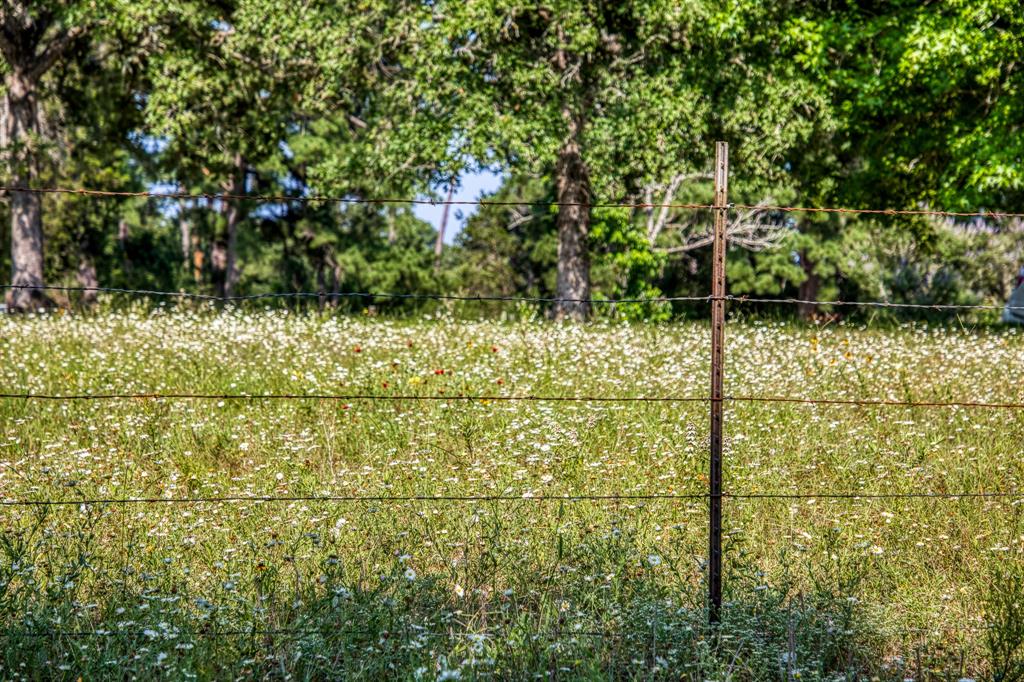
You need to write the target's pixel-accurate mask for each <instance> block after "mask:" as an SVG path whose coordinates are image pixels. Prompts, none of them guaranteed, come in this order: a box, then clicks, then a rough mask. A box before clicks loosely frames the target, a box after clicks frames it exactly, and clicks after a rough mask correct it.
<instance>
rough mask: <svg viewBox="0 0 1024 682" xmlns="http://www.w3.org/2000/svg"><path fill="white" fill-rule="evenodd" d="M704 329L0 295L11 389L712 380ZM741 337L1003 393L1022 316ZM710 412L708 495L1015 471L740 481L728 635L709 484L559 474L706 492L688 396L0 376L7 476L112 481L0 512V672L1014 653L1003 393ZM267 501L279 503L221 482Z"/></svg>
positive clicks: (939, 671) (1023, 342)
mask: <svg viewBox="0 0 1024 682" xmlns="http://www.w3.org/2000/svg"><path fill="white" fill-rule="evenodd" d="M708 337H709V333H708V328H707V325H706V324H704V323H680V324H677V325H670V326H625V325H603V324H595V325H592V326H586V327H572V326H565V327H562V326H556V325H552V324H547V323H540V322H517V321H506V322H497V321H495V322H475V323H467V322H461V321H457V320H455V319H448V318H446V317H444V316H437V317H435V318H433V319H420V320H416V321H398V320H388V319H379V318H372V317H317V316H314V315H297V314H294V313H293V314H287V313H285V312H283V311H277V312H270V311H267V312H258V313H256V312H250V313H240V312H239V313H223V314H214V313H210V312H206V313H202V312H195V311H193V312H188V311H179V312H167V311H161V310H158V311H156V312H141V311H140V312H135V313H120V314H103V315H97V316H84V317H76V316H70V315H64V316H60V315H54V316H48V317H40V318H27V319H18V318H14V317H6V318H3V319H0V391H7V392H13V393H21V392H24V391H30V392H32V393H46V392H53V393H94V394H100V393H110V392H128V393H133V392H176V391H182V392H202V393H217V394H221V393H230V394H250V395H254V396H258V395H261V394H265V393H299V394H308V393H330V394H339V393H340V394H363V395H366V394H373V395H430V396H458V395H459V394H463V395H481V394H482V395H519V396H524V395H537V396H584V395H593V396H614V397H629V396H676V397H684V396H694V397H699V396H704V395H706V394H707V383H708V362H709V352H708ZM727 343H728V350H727V377H726V392H727V393H728V394H730V395H737V396H738V395H791V396H802V397H811V398H826V397H827V398H844V399H845V398H887V399H893V400H945V401H948V400H974V401H1017V402H1024V333H1021V332H1020V331H1019V330H1013V329H995V328H982V329H976V330H965V329H960V328H934V327H932V328H929V327H927V326H925V325H920V324H919V325H906V326H902V327H898V328H897V327H889V328H886V329H866V328H858V327H856V326H854V325H831V326H828V327H825V328H803V327H797V326H793V325H788V324H781V323H757V322H736V323H733V324H730V326H729V328H728V331H727ZM726 415H727V416H726V433H727V441H726V455H725V457H726V463H725V488H726V490H727V491H728V492H732V493H801V494H803V493H808V494H825V493H920V492H939V493H949V492H983V491H1000V492H1008V493H1018V492H1019V493H1020V495H1019V496H1017V497H1014V496H1009V497H1001V498H988V499H986V498H960V499H952V500H949V499H934V498H909V499H905V498H896V499H830V498H825V497H811V498H801V499H727V500H725V523H724V526H725V532H726V543H727V547H726V572H727V582H726V587H725V592H726V601H727V606H726V609H725V615H724V617H725V623H724V625H723V627H722V630H721V632H720V633H718V634H717V635H713V634H712V633H711V632H709V631H708V629H707V628H706V626H705V625H704V621H705V613H704V589H705V588H704V584H703V579H704V570H703V569H704V563H703V562H704V558H705V557H706V554H707V547H706V542H707V535H706V523H707V520H706V514H707V505H706V502H705V500H702V499H699V498H697V499H688V498H685V497H675V498H665V497H662V498H650V499H640V498H639V497H634V498H633V499H618V500H607V499H605V500H559V499H557V498H559V497H564V496H573V495H594V496H601V495H613V496H614V495H628V496H643V495H659V494H661V495H664V494H671V495H686V494H690V493H693V494H700V493H703V492H706V485H707V484H706V474H705V471H706V468H707V441H708V416H707V404H706V403H701V402H634V403H625V402H622V403H618V402H553V401H550V402H545V401H459V400H432V401H413V400H401V401H370V400H365V399H359V400H351V401H327V400H230V399H228V400H216V399H214V400H195V399H189V400H153V399H125V400H110V401H107V400H105V401H73V402H72V401H43V400H23V399H5V400H2V401H0V497H2V498H3V500H4V501H7V502H11V501H32V500H35V501H41V500H62V501H72V502H77V501H78V500H95V499H102V500H107V502H104V503H93V504H70V505H65V506H24V505H10V504H7V505H5V506H3V507H0V529H2V536H0V618H2V619H3V623H4V626H3V632H2V633H0V678H2V679H12V680H13V679H53V678H66V679H78V678H79V677H80V676H81V677H83V678H84V679H96V678H116V679H155V678H163V679H192V678H199V679H209V678H219V679H237V678H272V679H381V678H383V677H390V678H397V679H424V680H433V679H478V678H491V679H534V678H536V679H541V678H550V679H562V680H567V679H687V680H727V679H728V680H755V679H756V680H762V679H763V680H790V679H801V680H812V679H835V680H839V679H871V678H875V677H877V678H879V679H893V680H904V679H908V678H913V679H935V680H947V679H953V680H956V679H958V678H961V677H976V678H985V679H997V678H999V676H1000V675H1001V674H1002V675H1003V677H1002V678H1001V679H1006V680H1009V679H1020V676H1021V675H1024V668H1021V667H1017V668H1014V667H1013V666H1015V665H1016V666H1021V665H1022V663H1021V661H1022V659H1024V648H1022V647H1024V625H1022V622H1024V584H1022V580H1024V569H1022V565H1024V518H1022V512H1024V505H1022V503H1024V485H1022V480H1021V477H1022V474H1024V460H1022V454H1024V413H1022V412H1020V411H1012V410H997V409H968V408H915V409H910V408H893V407H849V406H822V405H817V406H815V405H800V404H763V403H743V402H729V403H727V412H726ZM259 496H264V497H266V496H270V497H275V498H285V499H280V500H274V501H258V500H239V499H237V498H251V497H259ZM314 496H317V497H318V496H333V497H363V498H370V499H363V500H350V499H349V500H343V499H334V500H304V499H295V498H301V497H314ZM394 496H400V497H405V498H409V497H414V496H423V497H434V496H460V497H465V496H470V497H489V498H492V499H484V500H481V499H473V500H464V499H463V500H423V499H414V500H410V499H403V500H397V501H395V500H388V499H386V498H388V497H394ZM124 498H178V499H182V498H221V499H220V500H219V501H208V500H206V501H202V500H200V501H194V502H189V503H158V502H152V503H131V504H126V503H123V502H118V500H123V499H124ZM224 498H235V499H224ZM289 498H291V499H289ZM494 498H500V499H494ZM1014 675H1017V677H1014Z"/></svg>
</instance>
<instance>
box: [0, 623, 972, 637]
mask: <svg viewBox="0 0 1024 682" xmlns="http://www.w3.org/2000/svg"><path fill="white" fill-rule="evenodd" d="M664 625H665V626H666V627H663V628H662V632H661V634H662V636H664V635H667V634H670V633H672V632H678V631H684V632H690V631H691V629H692V625H691V624H690V623H679V624H675V623H665V624H664ZM991 627H992V626H990V625H987V624H984V623H961V624H959V625H957V626H956V627H952V628H950V627H942V626H935V627H930V628H924V627H901V628H895V634H906V635H920V634H939V633H943V632H950V631H952V632H970V633H978V632H984V631H985V630H988V629H991ZM152 633H153V634H151V633H150V632H147V630H134V631H128V632H125V631H117V630H107V629H98V630H45V631H40V630H34V631H31V632H18V631H16V630H10V629H6V630H3V631H0V637H6V638H9V639H17V638H19V637H25V638H33V639H34V638H46V639H60V638H62V637H67V638H76V639H81V638H90V637H136V638H147V639H189V638H202V639H217V638H222V637H247V636H251V637H274V636H309V635H320V636H324V637H326V638H333V637H338V636H353V635H355V636H358V635H364V636H373V637H387V638H390V637H391V636H394V635H408V636H428V637H449V638H457V639H478V638H479V639H492V640H498V639H505V638H509V637H513V636H515V634H516V633H499V632H438V631H433V630H423V629H419V628H401V629H395V630H387V629H381V630H335V629H331V628H330V626H329V625H325V626H323V627H321V628H302V629H299V628H294V629H290V628H274V629H255V630H243V629H235V630H214V629H211V630H198V631H190V632H181V631H152ZM648 634H649V633H647V632H642V633H641V632H636V633H630V632H610V631H602V630H573V629H571V628H570V629H564V630H560V631H559V632H533V633H528V634H526V636H527V637H531V638H545V639H551V640H559V639H572V638H573V637H588V638H598V639H629V638H630V637H631V636H632V637H634V638H635V639H646V638H647V636H648Z"/></svg>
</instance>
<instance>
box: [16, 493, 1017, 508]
mask: <svg viewBox="0 0 1024 682" xmlns="http://www.w3.org/2000/svg"><path fill="white" fill-rule="evenodd" d="M712 498H715V499H734V500H896V499H946V500H957V499H1000V498H1021V499H1024V491H1020V492H1006V491H980V492H971V491H963V492H946V493H941V492H909V493H876V492H841V493H783V492H766V493H743V492H740V493H730V492H723V493H720V494H712V493H709V492H705V493H637V494H633V495H630V494H607V495H601V494H566V495H534V494H531V493H522V494H519V495H252V496H246V495H215V496H210V497H101V498H81V499H66V500H52V499H45V500H0V506H4V507H91V506H97V505H134V504H228V503H243V502H255V503H260V504H264V503H282V502H310V503H346V502H351V503H357V504H358V503H374V502H376V503H385V502H424V503H441V502H530V503H533V502H537V503H540V502H558V503H563V502H651V501H657V500H710V499H712Z"/></svg>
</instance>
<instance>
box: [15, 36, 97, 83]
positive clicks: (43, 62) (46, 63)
mask: <svg viewBox="0 0 1024 682" xmlns="http://www.w3.org/2000/svg"><path fill="white" fill-rule="evenodd" d="M85 32H86V28H85V27H84V26H72V27H70V28H68V29H67V30H65V31H64V32H62V33H61V34H60V35H58V36H57V37H55V38H54V39H53V40H51V41H50V44H49V45H47V46H46V49H44V50H43V52H42V54H40V55H39V56H37V57H36V58H35V59H34V60H33V63H32V64H31V65H30V66H29V68H28V69H27V70H26V72H25V76H26V78H28V79H29V80H30V81H35V80H39V79H40V78H42V77H43V74H45V73H46V72H47V71H49V70H50V67H52V66H53V65H54V64H55V63H56V62H57V60H58V59H60V58H61V56H63V54H64V53H65V52H67V49H68V47H70V46H71V44H72V43H74V42H75V40H77V39H78V38H79V37H80V36H83V35H85Z"/></svg>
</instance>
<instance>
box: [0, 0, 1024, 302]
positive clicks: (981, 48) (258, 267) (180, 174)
mask: <svg viewBox="0 0 1024 682" xmlns="http://www.w3.org/2000/svg"><path fill="white" fill-rule="evenodd" d="M1022 24H1024V11H1022V10H1021V9H1020V8H1019V6H1018V5H1017V3H1015V2H1010V1H1008V0H985V1H984V2H975V1H970V2H968V1H967V0H944V1H943V2H940V3H929V4H927V5H922V4H921V3H918V2H908V1H906V0H891V1H889V2H877V3H853V2H839V1H834V2H829V3H814V2H800V1H797V0H789V1H787V2H766V1H764V0H742V1H740V2H734V3H730V4H729V5H728V6H721V5H720V4H718V3H708V2H704V1H703V0H688V1H687V2H684V3H679V2H662V1H660V0H636V1H635V2H628V3H614V4H610V5H609V4H606V3H600V2H593V3H591V2H585V3H576V2H551V3H548V4H543V5H536V4H533V3H526V2H522V1H521V0H472V1H470V2H447V1H446V0H440V1H438V2H429V3H417V2H412V1H411V0H395V1H394V2H381V1H380V0H371V1H369V2H361V3H333V2H327V1H326V0H319V1H315V2H306V3H301V4H299V5H297V6H296V5H295V4H294V3H284V2H281V0H223V1H219V2H213V3H206V2H193V1H191V0H176V1H175V2H171V3H167V2H149V1H148V0H147V1H144V2H123V1H120V0H108V1H106V2H88V3H86V2H76V1H73V0H48V1H47V2H42V3H38V2H31V3H30V2H26V1H24V0H19V1H15V2H12V3H7V4H6V5H5V7H4V8H3V9H2V10H0V28H2V30H0V47H2V48H3V49H2V50H0V52H2V55H3V60H2V62H0V73H2V74H3V90H2V92H3V104H4V106H3V107H0V118H2V119H3V120H2V123H3V125H2V126H0V128H2V133H3V134H2V135H0V146H2V150H0V152H2V153H3V155H4V156H3V158H4V160H5V161H4V165H3V167H2V169H0V170H2V173H3V176H4V177H3V182H4V183H5V184H8V185H16V186H18V185H32V186H40V187H41V186H56V185H63V186H71V187H93V188H102V189H107V190H134V191H137V190H143V189H158V190H168V191H181V192H187V193H193V194H203V193H206V194H217V193H228V194H233V195H266V194H273V195H281V196H286V197H293V198H294V200H288V201H281V202H278V203H275V204H272V205H267V204H264V203H262V202H257V201H247V200H235V201H218V200H208V199H188V200H152V199H150V200H146V199H129V198H110V199H96V198H87V197H76V196H56V195H46V196H43V197H34V198H31V199H28V198H25V197H23V196H22V197H19V196H18V194H17V193H8V194H7V201H5V202H4V203H3V204H2V205H0V213H2V214H3V220H4V222H5V223H10V224H11V226H12V229H11V230H10V231H8V230H4V232H3V236H2V237H0V242H2V247H3V248H2V252H0V260H2V266H3V267H5V268H9V269H12V273H13V276H12V280H11V281H12V282H14V283H21V284H25V283H28V284H41V283H43V282H45V283H48V284H77V285H81V286H97V285H103V286H129V287H137V286H146V287H154V288H161V289H184V290H190V291H200V292H204V293H215V294H218V295H233V294H239V293H241V294H244V293H258V292H266V291H275V290H294V289H310V290H317V291H321V290H322V291H325V292H341V291H352V290H357V289H367V290H377V291H384V290H389V291H402V292H406V293H434V292H441V291H454V292H459V293H463V294H468V295H475V294H492V293H501V294H503V295H512V294H536V295H539V294H543V295H546V296H555V297H572V296H584V297H590V296H593V297H594V298H598V299H599V298H612V297H614V298H620V297H624V298H637V297H647V296H652V295H657V294H664V295H692V294H704V293H706V290H707V281H708V272H707V269H708V254H707V250H708V249H706V248H704V247H705V246H706V239H705V237H706V231H707V229H708V224H709V222H710V217H709V216H708V215H707V214H706V213H701V212H698V211H687V210H681V209H671V210H670V209H661V208H654V209H614V210H608V209H599V208H594V209H591V210H586V209H579V208H574V207H566V206H562V207H561V209H560V210H550V209H549V208H548V207H544V206H537V205H535V202H552V201H561V202H570V203H572V202H584V203H587V202H632V203H644V202H646V203H681V202H701V203H706V202H708V201H709V199H710V177H709V175H708V170H709V168H710V158H709V155H710V153H711V149H712V141H713V140H715V139H719V138H721V139H726V140H728V141H729V142H730V145H731V153H732V175H731V187H730V197H731V198H732V199H733V200H734V201H736V202H737V203H744V204H758V203H763V204H786V205H805V206H822V205H831V206H836V205H842V206H852V207H876V208H878V207H880V208H920V207H932V208H944V209H954V210H966V211H981V210H988V211H992V210H1003V211H1020V210H1022V209H1024V205H1022V204H1024V179H1022V178H1024V174H1022V170H1021V168H1022V167H1024V166H1021V163H1020V161H1021V159H1020V154H1021V147H1020V140H1021V136H1020V134H1019V130H1020V127H1021V125H1022V123H1024V114H1022V112H1024V106H1022V100H1021V97H1022V94H1021V93H1022V92H1024V90H1022V87H1024V81H1022V75H1021V70H1020V67H1019V64H1020V62H1021V57H1022V52H1024V38H1022V37H1021V36H1022V35H1024V30H1022ZM481 169H489V170H496V171H499V172H500V173H501V174H502V177H503V178H504V185H503V186H502V187H501V189H500V190H498V192H497V195H496V197H495V198H497V199H501V200H503V201H514V202H522V203H521V204H520V205H508V206H489V207H484V208H483V209H482V210H480V211H479V212H477V213H475V214H474V215H473V216H472V217H471V218H470V219H469V220H468V223H467V224H466V226H465V228H464V230H463V231H462V232H461V234H459V235H458V238H457V239H456V240H455V243H454V244H453V245H450V246H445V248H444V251H443V253H440V255H439V256H438V255H435V250H438V252H440V246H441V242H440V240H438V239H437V235H436V232H435V228H434V227H433V226H431V225H429V224H428V223H425V222H423V221H421V220H419V219H418V218H416V217H415V215H414V214H413V212H412V210H411V206H409V205H401V204H370V205H362V206H352V205H348V204H345V203H323V202H309V201H304V200H303V197H306V196H309V195H330V196H335V197H350V198H358V197H363V198H372V197H380V196H406V197H413V196H422V195H435V196H438V195H440V194H442V193H443V188H446V187H448V186H451V185H452V184H457V183H458V182H459V178H460V177H464V175H465V174H466V173H470V172H474V171H478V170H481ZM33 230H35V231H38V232H39V233H41V235H42V240H41V243H35V241H33V239H32V235H33V234H35V232H33ZM730 231H731V232H732V234H733V252H732V254H731V255H730V266H729V267H730V273H729V274H730V278H731V285H730V288H731V290H732V291H733V292H734V293H738V294H751V295H770V296H775V295H788V296H799V297H800V298H805V299H818V300H825V299H830V298H834V297H842V298H845V299H856V298H860V299H872V300H889V301H897V302H924V303H940V302H941V303H971V302H985V303H997V302H1001V301H1002V300H1005V297H1006V296H1007V295H1008V294H1009V291H1010V288H1011V286H1012V282H1013V275H1014V274H1015V272H1016V269H1017V267H1018V266H1019V263H1020V261H1021V258H1022V253H1021V242H1022V241H1024V240H1021V233H1022V227H1021V223H1020V221H1013V220H1008V219H1001V220H982V219H974V220H958V221H951V220H946V221H937V220H930V219H926V218H916V217H915V218H906V217H898V218H897V217H892V216H882V217H879V216H874V217H870V219H869V218H866V217H860V216H857V215H821V214H812V213H799V212H797V213H773V212H771V211H755V212H746V213H744V212H736V213H735V214H734V216H733V220H732V222H731V224H730ZM36 241H38V240H36ZM12 258H13V259H14V260H13V262H12V260H11V259H12ZM40 264H41V265H40ZM40 268H41V273H40ZM10 293H11V294H12V296H9V303H12V305H14V307H26V306H29V305H34V304H36V303H40V302H42V303H45V302H47V301H45V300H43V299H42V298H41V297H35V298H28V297H23V298H19V296H18V295H14V294H17V292H16V291H15V292H10ZM26 296H27V295H26ZM53 298H55V299H56V302H57V303H62V302H63V300H62V299H60V297H58V296H56V295H54V297H53ZM91 298H93V297H89V296H86V297H84V302H86V303H88V302H90V299H91ZM597 310H598V311H600V312H602V313H606V312H608V311H612V313H613V314H615V315H620V316H625V317H628V318H636V317H653V318H663V317H665V316H666V315H669V314H671V313H672V312H673V311H671V310H668V309H665V308H664V307H658V306H619V307H616V308H608V307H604V306H598V308H597ZM686 310H687V309H685V308H677V309H676V310H675V313H677V314H678V313H681V312H684V311H686ZM813 310H814V309H813V308H805V309H804V310H803V312H804V313H807V314H810V313H811V312H813ZM555 312H556V313H558V314H562V313H565V314H567V315H570V316H576V317H579V316H584V315H586V314H588V313H589V310H587V309H585V308H572V309H566V310H556V311H555Z"/></svg>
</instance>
